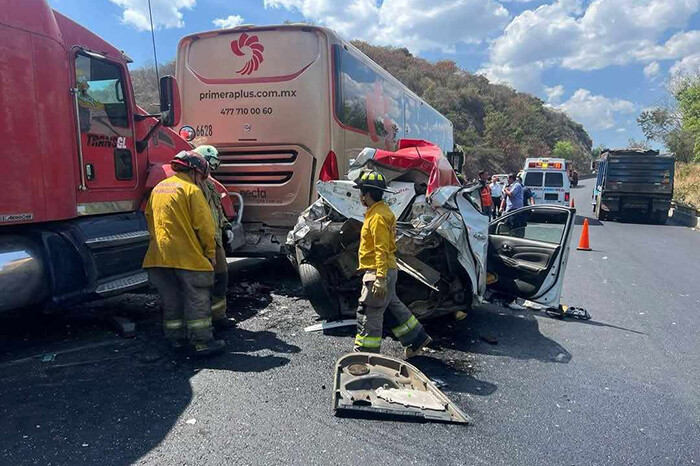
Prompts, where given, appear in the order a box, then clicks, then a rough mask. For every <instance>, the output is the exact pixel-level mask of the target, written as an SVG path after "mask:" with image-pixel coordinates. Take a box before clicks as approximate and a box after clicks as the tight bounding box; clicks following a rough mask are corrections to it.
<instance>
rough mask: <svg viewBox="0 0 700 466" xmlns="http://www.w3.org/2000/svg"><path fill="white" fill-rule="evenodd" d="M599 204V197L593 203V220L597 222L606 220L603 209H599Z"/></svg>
mask: <svg viewBox="0 0 700 466" xmlns="http://www.w3.org/2000/svg"><path fill="white" fill-rule="evenodd" d="M600 204H601V202H600V197H599V198H598V199H596V202H595V209H594V210H595V218H597V219H598V220H605V219H607V213H606V212H605V211H603V208H602V207H601V205H600Z"/></svg>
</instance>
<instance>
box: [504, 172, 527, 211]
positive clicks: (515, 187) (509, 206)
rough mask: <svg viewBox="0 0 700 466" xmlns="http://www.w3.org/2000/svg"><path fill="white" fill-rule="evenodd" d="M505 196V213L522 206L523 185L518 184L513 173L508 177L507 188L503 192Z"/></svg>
mask: <svg viewBox="0 0 700 466" xmlns="http://www.w3.org/2000/svg"><path fill="white" fill-rule="evenodd" d="M503 194H505V196H506V212H510V211H511V210H515V209H519V208H521V207H522V206H523V185H521V184H520V183H518V180H517V177H516V175H515V173H511V174H510V175H508V187H507V188H505V189H504V190H503Z"/></svg>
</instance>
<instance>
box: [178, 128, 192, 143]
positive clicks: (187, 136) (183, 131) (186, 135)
mask: <svg viewBox="0 0 700 466" xmlns="http://www.w3.org/2000/svg"><path fill="white" fill-rule="evenodd" d="M180 137H181V138H182V139H184V140H185V141H191V140H193V139H194V128H193V127H191V126H183V127H182V128H180Z"/></svg>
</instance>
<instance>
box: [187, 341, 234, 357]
mask: <svg viewBox="0 0 700 466" xmlns="http://www.w3.org/2000/svg"><path fill="white" fill-rule="evenodd" d="M190 349H191V352H192V355H193V356H197V357H202V358H203V357H207V356H214V355H215V354H220V353H223V352H224V350H225V349H226V342H225V341H223V340H209V341H202V342H197V343H193V344H192V346H191V347H190Z"/></svg>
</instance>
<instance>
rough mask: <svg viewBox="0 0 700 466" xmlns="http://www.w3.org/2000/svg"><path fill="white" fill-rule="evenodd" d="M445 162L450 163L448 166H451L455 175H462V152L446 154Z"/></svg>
mask: <svg viewBox="0 0 700 466" xmlns="http://www.w3.org/2000/svg"><path fill="white" fill-rule="evenodd" d="M447 161H448V162H450V165H452V168H453V169H454V171H456V172H457V173H462V166H463V165H464V152H462V151H453V152H448V153H447Z"/></svg>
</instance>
